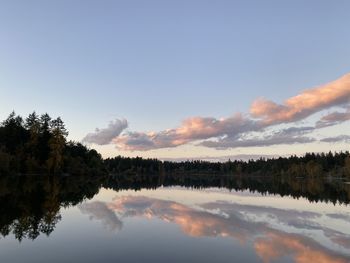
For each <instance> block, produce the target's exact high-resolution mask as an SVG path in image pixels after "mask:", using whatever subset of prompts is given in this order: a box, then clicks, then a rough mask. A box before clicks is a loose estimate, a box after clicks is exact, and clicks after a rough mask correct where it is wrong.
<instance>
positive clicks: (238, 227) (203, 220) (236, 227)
mask: <svg viewBox="0 0 350 263" xmlns="http://www.w3.org/2000/svg"><path fill="white" fill-rule="evenodd" d="M108 207H109V208H110V209H111V210H114V211H116V212H118V213H120V214H121V215H122V216H123V217H124V218H125V217H128V216H131V217H135V216H137V217H145V218H149V219H151V218H159V219H161V220H164V221H167V222H172V223H175V224H177V225H179V226H180V227H181V229H182V231H183V232H184V233H186V234H187V235H189V236H193V237H228V238H233V239H236V240H238V241H239V242H240V243H241V244H242V245H243V244H247V245H249V244H250V242H248V243H247V241H248V240H252V241H253V244H254V249H255V251H256V253H257V255H258V256H259V257H260V258H261V259H262V260H263V261H264V262H265V263H269V262H274V261H276V260H277V259H279V258H282V257H290V258H292V259H293V260H294V261H295V262H296V263H309V262H317V263H331V262H332V263H346V262H348V259H346V257H345V256H343V255H341V254H338V253H337V252H335V251H332V250H330V249H328V248H325V247H323V246H321V245H320V244H319V243H317V242H315V240H313V239H311V238H309V237H307V236H304V235H301V234H292V233H286V232H283V231H281V230H277V229H275V228H272V227H270V226H269V225H268V224H267V223H259V222H254V221H249V220H247V219H246V218H245V217H243V216H241V213H240V212H241V211H242V212H244V213H243V214H245V213H254V214H255V215H256V216H259V215H260V214H261V213H266V212H267V213H271V216H272V217H275V218H278V219H280V220H282V221H283V223H284V224H288V225H289V224H292V225H293V224H294V225H295V226H300V224H299V223H300V222H304V221H307V220H306V218H310V217H315V216H317V215H318V214H315V213H312V212H302V211H300V212H299V211H294V210H293V211H292V210H283V209H278V208H269V207H260V206H254V205H240V204H235V203H225V202H215V203H208V204H203V205H202V206H201V207H202V208H207V209H210V210H213V211H216V212H215V213H210V212H208V211H207V210H199V209H194V208H192V207H189V206H186V205H183V204H180V203H177V202H173V201H165V200H160V199H154V198H148V197H143V196H125V197H121V198H118V199H116V200H115V201H114V202H112V203H110V204H108ZM217 211H222V212H224V213H225V214H226V216H223V215H222V214H220V213H217ZM291 215H293V216H294V217H295V219H293V220H299V219H300V221H298V222H299V223H298V222H297V221H296V222H289V221H288V220H292V219H291V217H292V216H291ZM298 218H299V219H298ZM285 220H287V221H285ZM302 224H305V226H306V227H311V226H312V224H311V225H309V224H308V223H307V222H304V223H302ZM312 227H313V229H318V228H317V226H312ZM319 230H322V228H320V229H319ZM324 230H325V231H327V235H329V237H330V240H333V238H336V237H337V238H339V237H342V238H343V239H344V240H347V239H345V237H344V236H343V235H342V234H341V233H338V232H334V231H333V230H330V229H324ZM340 234H341V235H340Z"/></svg>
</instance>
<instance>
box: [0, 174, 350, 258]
mask: <svg viewBox="0 0 350 263" xmlns="http://www.w3.org/2000/svg"><path fill="white" fill-rule="evenodd" d="M149 178H151V179H149V180H148V181H146V180H145V178H139V179H138V180H136V179H135V178H134V180H131V181H127V180H126V181H125V180H120V178H119V179H118V178H114V179H107V180H106V179H101V178H93V179H89V180H88V179H86V178H84V177H76V178H63V179H61V178H50V177H45V178H40V179H36V181H35V182H34V179H33V178H22V177H20V178H16V179H8V178H7V179H2V180H0V204H1V208H0V209H1V215H0V227H1V233H0V236H1V238H0V255H1V256H0V257H1V260H0V261H1V262H2V263H3V262H6V263H7V262H8V263H16V262H117V261H119V262H266V263H267V262H286V263H287V262H299V263H304V262H305V263H306V262H320V263H328V262H332V263H334V262H335V263H338V262H339V263H343V262H344V263H345V262H350V207H349V204H348V203H349V192H350V191H349V187H350V186H349V185H346V184H345V183H343V182H340V184H341V185H342V187H343V188H342V191H340V192H337V193H334V189H339V188H340V186H337V187H336V188H334V189H333V190H332V189H331V188H330V186H329V185H328V184H327V183H325V182H323V183H322V184H320V183H318V182H315V181H314V182H308V183H307V182H299V183H297V185H298V186H299V187H300V189H299V188H290V187H292V186H293V185H290V184H292V183H295V180H294V182H292V181H291V182H288V181H286V182H279V184H278V185H279V187H278V188H276V182H275V183H274V184H272V183H271V182H270V183H268V181H261V180H260V181H259V180H253V181H250V184H251V186H250V187H249V185H247V182H246V181H244V180H238V179H236V180H234V181H230V182H231V184H230V185H231V186H233V187H228V185H227V184H228V182H227V178H216V179H217V180H216V179H215V180H210V182H209V183H208V182H205V181H203V179H201V180H200V181H196V183H194V182H191V180H193V177H191V178H190V179H187V180H182V179H181V180H180V181H181V182H182V183H180V182H179V181H177V182H174V181H172V180H170V179H169V180H170V181H169V180H164V181H162V180H160V178H156V177H154V178H153V177H149ZM152 178H153V179H152ZM195 178H197V177H195ZM203 178H205V177H203ZM196 180H197V179H196ZM230 180H231V179H230ZM264 180H266V179H264ZM233 182H234V183H233ZM252 182H255V184H254V183H252ZM264 183H266V184H265V185H264ZM171 184H172V185H171ZM232 184H238V185H240V187H237V185H232ZM117 185H118V186H117ZM204 185H205V186H204ZM133 186H134V187H133ZM327 187H328V188H327ZM264 188H265V189H266V190H265V191H259V190H258V189H264ZM276 189H277V190H276ZM278 191H280V192H278ZM317 191H319V192H317ZM321 193H323V195H322V194H321ZM337 196H339V198H337Z"/></svg>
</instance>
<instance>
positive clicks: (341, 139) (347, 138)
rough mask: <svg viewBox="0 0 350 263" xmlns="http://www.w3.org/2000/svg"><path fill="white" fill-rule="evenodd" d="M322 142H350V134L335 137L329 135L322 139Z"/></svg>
mask: <svg viewBox="0 0 350 263" xmlns="http://www.w3.org/2000/svg"><path fill="white" fill-rule="evenodd" d="M321 142H330V143H337V142H350V136H349V135H339V136H334V137H327V138H324V139H322V140H321Z"/></svg>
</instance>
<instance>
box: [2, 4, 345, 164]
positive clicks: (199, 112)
mask: <svg viewBox="0 0 350 263" xmlns="http://www.w3.org/2000/svg"><path fill="white" fill-rule="evenodd" d="M348 10H350V2H349V1H346V0H344V1H342V0H337V1H331V0H328V1H322V0H317V1H316V0H315V1H312V0H310V1H298V0H295V1H278V0H275V1H271V0H270V1H268V0H267V1H224V0H218V1H206V0H201V1H194V0H192V1H191V0H186V1H181V0H177V1H166V0H162V1H160V0H159V1H154V0H149V1H142V0H139V1H136V0H125V1H122V0H120V1H118V0H114V1H109V0H103V1H97V0H95V1H89V0H85V1H78V0H73V1H71V0H70V1H68V0H60V1H53V0H49V1H47V0H45V1H35V0H32V1H25V0H22V1H18V0H2V1H0V119H1V120H3V119H5V118H6V117H7V116H8V115H9V113H10V112H11V111H12V110H15V111H16V113H18V114H20V115H23V116H26V115H28V114H29V113H30V112H32V111H34V110H35V111H36V112H37V113H45V112H48V113H49V114H50V115H51V116H52V117H57V116H61V117H62V119H63V120H64V121H65V123H66V126H67V129H68V130H69V136H68V139H70V140H75V141H79V142H83V143H84V144H86V145H88V146H89V147H91V148H94V149H96V150H98V151H99V152H100V153H101V154H102V155H103V156H104V157H112V156H116V155H125V156H143V157H156V158H161V159H187V158H190V159H192V158H194V159H196V158H201V159H213V160H225V159H228V158H235V157H237V158H238V157H239V158H244V157H250V156H254V157H257V156H281V155H282V156H285V155H291V154H297V155H300V154H303V153H305V152H310V151H314V152H321V151H327V152H328V151H330V150H332V151H341V150H349V143H350V124H349V121H348V120H349V119H350V108H349V106H350V75H349V72H350V34H349V25H350V16H349V15H348Z"/></svg>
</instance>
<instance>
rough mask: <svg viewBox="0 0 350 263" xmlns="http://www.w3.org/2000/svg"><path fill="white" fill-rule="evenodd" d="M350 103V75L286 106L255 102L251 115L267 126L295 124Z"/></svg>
mask: <svg viewBox="0 0 350 263" xmlns="http://www.w3.org/2000/svg"><path fill="white" fill-rule="evenodd" d="M349 101H350V74H346V75H344V76H343V77H341V78H339V79H337V80H335V81H333V82H330V83H328V84H326V85H323V86H320V87H317V88H313V89H309V90H305V91H304V92H302V93H301V94H299V95H297V96H294V97H291V98H289V99H287V100H286V101H285V103H284V104H282V105H281V104H276V103H275V102H272V101H269V100H266V99H263V98H261V99H258V100H256V101H255V102H253V104H252V106H251V108H250V113H251V115H252V116H253V117H255V118H259V119H261V120H262V121H263V122H264V123H265V124H266V125H273V124H279V123H287V122H295V121H298V120H301V119H304V118H306V117H308V116H310V115H311V114H313V113H315V112H318V111H320V110H323V109H326V108H329V107H332V106H337V105H342V104H345V103H348V102H349Z"/></svg>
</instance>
